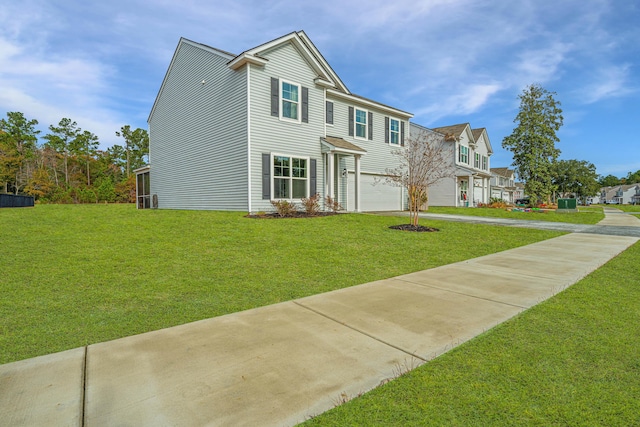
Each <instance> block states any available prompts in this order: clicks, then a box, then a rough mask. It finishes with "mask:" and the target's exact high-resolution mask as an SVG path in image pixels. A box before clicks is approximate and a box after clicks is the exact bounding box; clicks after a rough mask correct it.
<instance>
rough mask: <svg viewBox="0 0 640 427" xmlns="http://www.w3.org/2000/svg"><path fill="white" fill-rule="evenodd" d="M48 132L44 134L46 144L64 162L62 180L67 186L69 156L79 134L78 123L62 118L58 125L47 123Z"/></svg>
mask: <svg viewBox="0 0 640 427" xmlns="http://www.w3.org/2000/svg"><path fill="white" fill-rule="evenodd" d="M49 130H50V131H51V133H48V134H47V135H45V136H44V139H46V140H47V143H46V145H47V146H49V147H51V148H53V149H54V150H55V151H56V152H57V153H59V154H60V155H61V156H62V159H63V163H64V182H65V184H66V186H67V187H68V186H69V157H70V155H71V153H72V150H73V148H74V142H75V140H76V138H78V135H80V132H81V130H80V128H79V127H78V124H77V123H76V122H74V121H72V120H71V119H67V118H63V119H61V120H60V122H59V123H58V126H53V125H49Z"/></svg>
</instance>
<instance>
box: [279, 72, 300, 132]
mask: <svg viewBox="0 0 640 427" xmlns="http://www.w3.org/2000/svg"><path fill="white" fill-rule="evenodd" d="M279 80H280V85H279V88H278V90H279V92H278V98H279V105H278V107H279V108H278V109H279V115H280V120H282V121H285V122H291V123H302V85H301V84H298V83H294V82H291V81H289V80H285V79H279ZM285 83H286V84H288V85H291V86H295V87H297V88H298V100H297V101H295V104H296V109H297V111H296V117H297V119H292V118H291V117H285V116H284V115H283V114H284V103H285V101H286V102H291V103H294V101H290V100H288V99H285V97H284V96H283V93H282V90H283V88H282V87H283V85H284V84H285Z"/></svg>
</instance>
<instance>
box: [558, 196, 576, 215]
mask: <svg viewBox="0 0 640 427" xmlns="http://www.w3.org/2000/svg"><path fill="white" fill-rule="evenodd" d="M558 210H559V211H564V212H577V211H578V199H558Z"/></svg>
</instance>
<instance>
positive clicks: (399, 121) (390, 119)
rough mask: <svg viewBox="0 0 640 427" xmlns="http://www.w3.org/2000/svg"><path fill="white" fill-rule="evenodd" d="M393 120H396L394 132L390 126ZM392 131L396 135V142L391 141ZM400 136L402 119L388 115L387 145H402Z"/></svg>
mask: <svg viewBox="0 0 640 427" xmlns="http://www.w3.org/2000/svg"><path fill="white" fill-rule="evenodd" d="M394 120H395V121H396V122H398V130H397V131H395V132H394V131H393V130H392V128H393V126H392V123H393V121H394ZM394 133H396V134H397V135H398V142H397V143H394V142H392V141H393V137H392V135H393V134H394ZM401 138H402V120H400V119H396V118H395V117H389V145H393V146H395V147H400V146H401V145H402V140H401Z"/></svg>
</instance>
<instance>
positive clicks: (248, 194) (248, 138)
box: [247, 64, 252, 213]
mask: <svg viewBox="0 0 640 427" xmlns="http://www.w3.org/2000/svg"><path fill="white" fill-rule="evenodd" d="M247 187H248V188H247V209H248V211H249V213H251V210H252V209H251V64H247Z"/></svg>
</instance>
